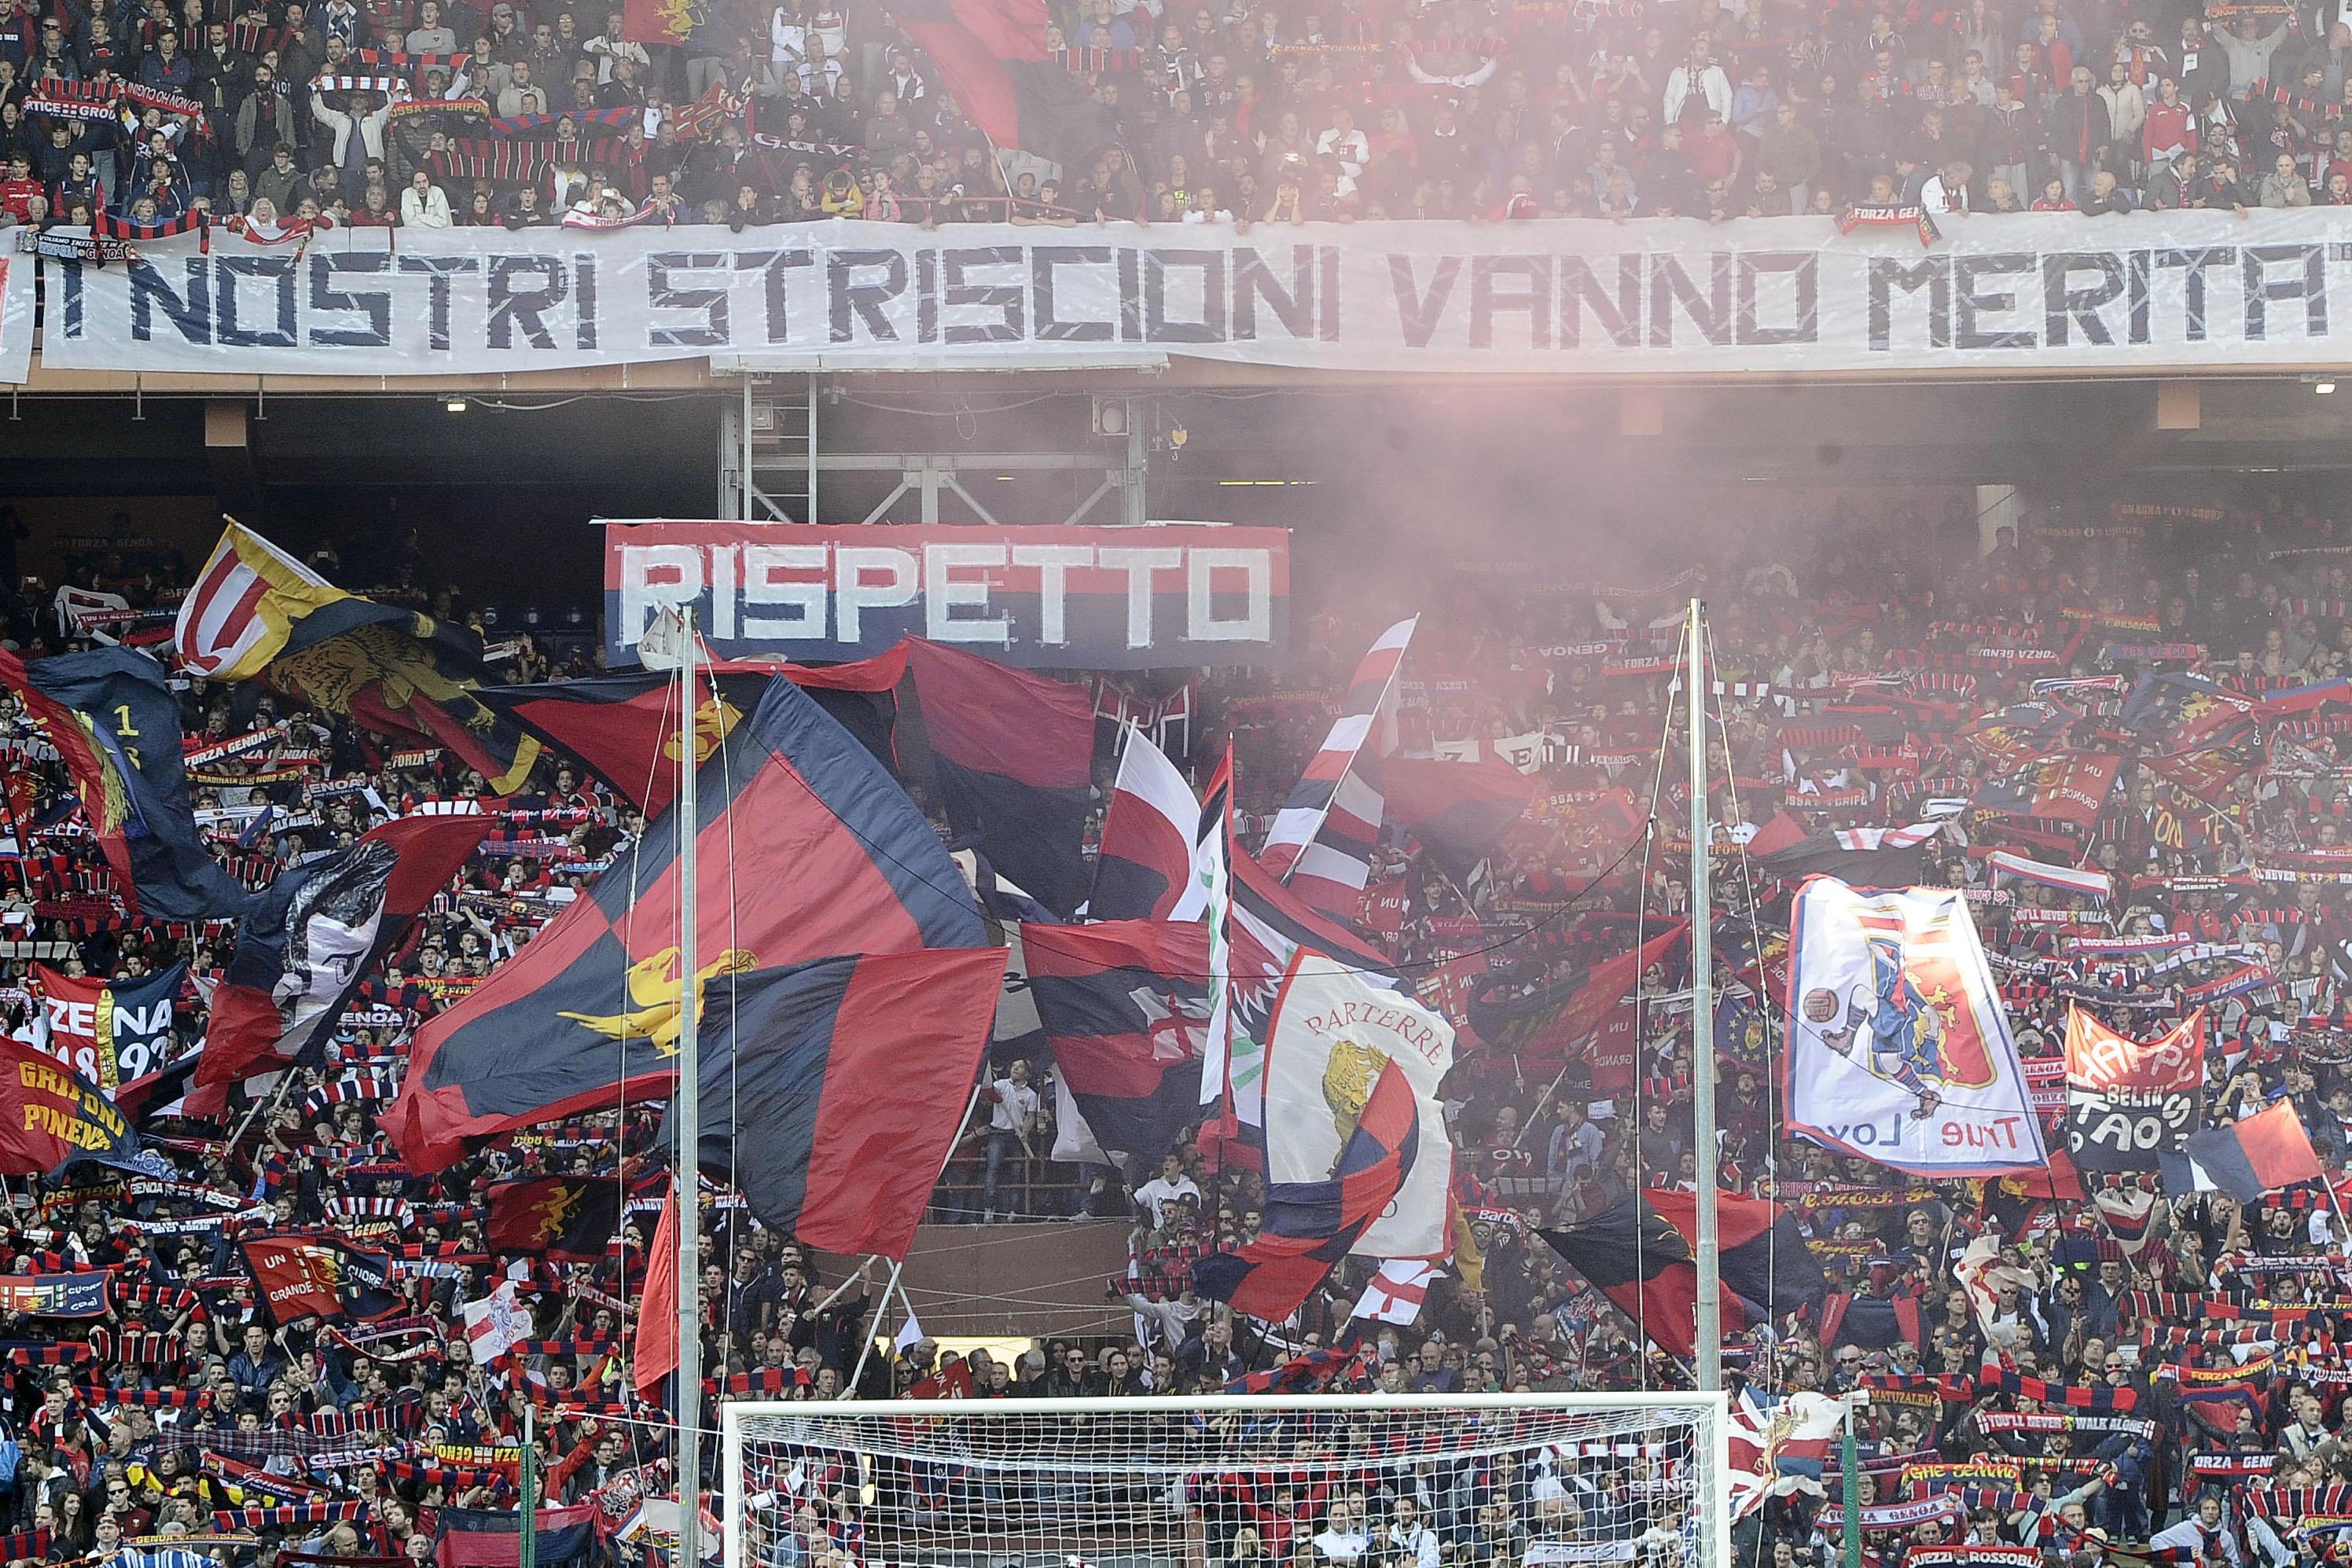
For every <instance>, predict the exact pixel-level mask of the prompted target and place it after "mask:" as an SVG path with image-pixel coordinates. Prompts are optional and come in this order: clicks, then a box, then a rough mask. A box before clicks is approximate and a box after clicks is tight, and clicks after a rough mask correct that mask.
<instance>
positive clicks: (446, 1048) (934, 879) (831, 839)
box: [385, 681, 986, 1171]
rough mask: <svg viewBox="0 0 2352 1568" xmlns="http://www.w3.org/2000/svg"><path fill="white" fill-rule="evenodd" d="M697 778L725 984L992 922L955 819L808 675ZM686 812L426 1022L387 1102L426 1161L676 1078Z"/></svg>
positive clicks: (440, 1163) (711, 949)
mask: <svg viewBox="0 0 2352 1568" xmlns="http://www.w3.org/2000/svg"><path fill="white" fill-rule="evenodd" d="M697 784H698V798H697V806H698V821H697V822H696V823H695V829H694V831H695V834H696V841H697V844H698V848H699V852H700V863H701V865H702V866H703V867H704V868H705V869H704V871H703V876H702V882H701V892H702V898H701V903H700V906H699V911H698V925H699V926H700V932H699V936H700V940H699V943H698V950H699V952H700V954H701V955H702V958H701V971H700V973H699V974H698V976H697V977H696V979H695V983H696V985H697V986H698V987H701V988H706V992H705V994H706V995H707V988H708V986H709V982H710V981H711V980H712V979H714V978H716V977H719V976H720V975H726V974H741V973H746V972H749V971H751V970H757V969H772V968H782V967H791V966H793V965H797V964H803V963H806V962H808V961H810V960H812V959H815V958H824V957H832V956H835V955H838V954H843V953H868V954H881V953H903V952H909V951H912V950H914V949H916V948H920V947H977V946H982V944H983V943H984V942H985V941H986V936H985V934H984V933H983V931H982V926H981V922H980V914H979V911H978V910H977V909H976V908H974V907H973V904H972V901H971V894H970V893H969V892H968V891H967V890H966V889H965V885H964V882H963V877H962V875H961V873H959V872H958V871H957V870H956V866H955V862H953V861H952V860H950V858H949V856H948V852H947V849H946V846H944V845H943V844H941V843H940V837H939V834H937V833H936V832H934V831H932V830H931V826H930V824H929V823H928V822H926V821H924V820H923V817H922V813H920V812H919V811H918V810H915V805H914V802H913V801H911V800H908V798H907V794H906V791H905V790H903V789H899V788H898V784H897V782H896V781H894V780H893V779H891V778H890V776H889V775H888V774H887V773H885V772H884V771H883V770H882V768H881V766H880V764H878V763H877V762H876V761H875V760H874V758H873V757H872V755H871V754H869V753H868V752H867V751H866V749H865V748H864V747H861V746H859V745H858V744H857V743H856V741H854V740H852V739H851V738H850V737H849V735H848V733H847V732H846V731H845V730H844V729H843V728H842V727H841V726H840V725H838V724H836V723H835V722H834V721H833V720H832V719H831V718H829V717H827V716H825V714H824V712H823V710H821V709H820V708H818V706H816V704H815V703H814V702H813V701H811V700H810V698H809V696H808V695H807V694H805V693H804V692H803V691H801V690H800V688H799V687H797V686H795V685H793V684H792V683H790V682H788V681H777V682H772V683H771V684H770V685H769V687H768V690H767V692H766V694H765V695H763V696H762V697H761V699H760V706H759V708H758V709H757V710H756V711H755V712H754V713H753V714H752V716H751V718H750V719H749V720H748V721H747V722H745V723H743V724H741V725H739V726H737V727H735V729H734V731H733V732H732V733H731V734H730V735H729V736H728V737H727V739H726V740H725V742H724V743H723V744H722V745H721V746H720V747H719V750H718V751H716V752H714V753H713V754H712V755H711V757H710V758H709V760H708V761H707V762H705V763H703V764H702V770H701V773H700V774H699V775H698V779H697ZM679 828H680V823H679V821H678V816H677V810H676V809H675V808H674V807H673V809H672V810H669V811H667V812H665V813H664V814H663V815H662V816H661V817H659V818H657V819H656V821H654V822H653V823H652V824H651V825H650V826H649V827H648V828H647V829H646V834H645V837H644V839H643V841H641V842H640V843H639V844H638V845H637V846H636V847H635V851H634V852H632V853H630V854H628V855H625V856H624V857H623V859H622V860H621V862H620V863H618V864H616V865H614V867H613V869H612V870H610V871H608V872H606V873H604V875H603V876H601V877H599V878H598V879H597V880H596V882H595V883H594V884H593V886H591V887H590V888H589V889H588V891H587V892H586V894H583V896H582V897H580V898H578V899H576V900H574V901H573V902H572V904H570V905H569V906H568V907H567V908H565V910H564V911H563V913H562V914H561V915H557V916H556V917H555V918H554V919H553V920H552V921H551V922H549V923H548V925H547V926H546V927H545V928H544V929H543V930H541V932H540V934H539V935H538V936H535V937H533V938H532V939H531V942H530V946H526V947H525V948H524V949H523V950H522V951H521V953H520V954H519V955H518V956H515V957H513V958H511V959H509V960H508V961H507V963H506V964H504V965H503V966H501V967H499V970H498V971H497V972H496V973H495V974H493V975H492V976H491V977H490V978H489V979H488V981H487V982H485V983H484V984H483V985H482V986H481V987H479V988H478V989H476V990H475V991H474V993H473V994H472V995H471V996H469V997H467V998H466V1000H465V1001H463V1002H461V1003H459V1004H458V1005H457V1007H455V1008H453V1009H450V1010H449V1011H447V1012H446V1013H443V1014H442V1015H440V1016H439V1017H438V1018H436V1019H432V1020H431V1021H430V1022H429V1023H427V1024H426V1025H425V1027H424V1028H423V1029H422V1030H419V1031H418V1033H417V1037H416V1043H415V1048H414V1051H413V1053H412V1055H411V1059H410V1065H409V1071H408V1076H407V1078H406V1080H405V1081H404V1082H403V1084H402V1086H401V1092H400V1097H399V1098H398V1099H396V1100H394V1102H393V1103H392V1105H391V1106H390V1108H389V1109H388V1110H387V1112H386V1113H385V1123H386V1124H387V1126H388V1127H389V1129H390V1131H391V1134H392V1137H393V1141H394V1144H395V1145H397V1146H398V1148H399V1149H400V1151H401V1153H402V1155H404V1157H405V1158H406V1159H407V1160H408V1162H409V1164H410V1166H411V1167H412V1168H413V1169H417V1170H428V1171H429V1170H439V1169H441V1168H442V1167H444V1166H447V1165H448V1164H450V1163H451V1162H452V1161H454V1160H456V1159H457V1157H458V1156H459V1155H461V1154H463V1153H464V1141H465V1140H466V1139H467V1138H469V1137H487V1136H489V1135H491V1134H496V1133H500V1132H505V1131H508V1130H510V1129H512V1128H515V1127H520V1126H523V1125H525V1124H528V1123H530V1122H533V1121H536V1120H540V1119H542V1118H545V1117H550V1116H561V1115H565V1114H568V1113H571V1112H573V1111H579V1110H585V1109H588V1108H590V1107H593V1106H597V1105H604V1104H610V1103H613V1102H614V1101H615V1100H617V1099H619V1098H620V1097H621V1096H622V1094H623V1093H624V1092H626V1093H627V1094H628V1095H629V1096H631V1097H632V1098H634V1097H636V1096H639V1095H644V1096H648V1097H650V1096H653V1095H656V1094H658V1093H660V1092H665V1091H667V1089H668V1087H669V1086H670V1083H671V1082H672V1079H673V1078H674V1076H675V1073H676V1066H675V1058H676V1055H677V1029H678V1021H677V1019H678V1001H679V995H680V989H681V988H680V982H679V977H678V973H677V958H678V943H677V916H678V899H677V844H678V831H679ZM706 1006H707V1003H706ZM706 1016H708V1015H707V1014H706Z"/></svg>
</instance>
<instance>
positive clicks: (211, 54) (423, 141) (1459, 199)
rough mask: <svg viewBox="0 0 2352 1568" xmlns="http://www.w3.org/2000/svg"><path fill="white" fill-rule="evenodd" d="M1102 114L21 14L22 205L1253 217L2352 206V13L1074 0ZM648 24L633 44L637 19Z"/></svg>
mask: <svg viewBox="0 0 2352 1568" xmlns="http://www.w3.org/2000/svg"><path fill="white" fill-rule="evenodd" d="M1050 9H1051V13H1052V21H1051V23H1050V25H1049V26H1048V27H1047V29H1046V42H1047V45H1048V47H1049V48H1050V50H1051V51H1052V57H1053V58H1054V59H1055V61H1057V62H1059V63H1060V64H1061V65H1064V66H1066V68H1068V70H1069V71H1070V72H1071V73H1072V74H1073V77H1074V78H1075V80H1076V84H1077V85H1078V86H1079V87H1080V88H1082V89H1084V90H1086V91H1087V92H1090V93H1091V94H1092V95H1093V97H1094V99H1096V100H1097V102H1098V103H1099V105H1100V106H1101V108H1102V109H1103V110H1106V111H1107V112H1106V113H1105V114H1103V115H1102V116H1101V117H1100V119H1099V124H1100V125H1101V127H1103V129H1101V130H1100V131H1097V132H1096V133H1095V134H1094V135H1092V136H1091V137H1089V139H1088V140H1089V141H1099V142H1100V145H1098V146H1092V147H1090V148H1089V149H1088V150H1087V151H1085V152H1068V151H1066V150H1062V155H1063V156H1065V157H1066V158H1067V160H1068V161H1067V162H1066V163H1059V164H1057V163H1052V162H1045V160H1044V159H1042V158H1040V157H1038V156H1035V155H1034V154H1031V153H1023V152H1018V151H1016V150H1013V149H1004V148H998V147H994V146H992V145H991V144H990V142H989V141H988V140H987V138H986V137H984V136H983V135H982V133H981V132H980V131H978V130H976V129H975V128H974V126H973V125H972V123H971V120H969V119H968V118H967V116H966V114H965V112H964V111H963V110H962V109H961V108H960V107H959V106H958V105H957V104H956V103H955V101H954V100H953V98H952V96H951V94H950V92H949V90H948V89H946V88H945V87H944V86H943V85H942V83H941V81H940V77H939V75H938V72H937V70H936V68H935V66H934V63H933V62H931V61H929V59H927V58H926V57H924V55H923V54H922V53H921V51H919V49H917V48H915V47H912V45H911V44H910V43H909V42H908V39H907V37H905V36H904V35H903V34H901V33H900V32H899V31H898V28H897V26H895V24H894V23H893V22H892V20H891V18H890V14H889V12H888V11H887V8H886V7H885V6H883V5H880V4H877V0H856V3H854V4H847V5H836V4H834V3H832V0H782V3H781V4H777V5H773V6H772V7H771V6H769V5H764V4H747V3H745V0H710V3H709V4H707V5H698V6H696V7H694V8H693V16H694V22H693V26H691V29H690V31H688V33H687V34H686V38H685V42H684V43H682V44H668V43H655V44H651V45H648V44H647V43H646V42H643V41H641V38H640V37H633V36H632V28H631V26H630V25H629V24H628V22H627V20H626V17H627V16H628V13H627V12H625V10H623V9H620V8H617V7H610V6H608V5H606V4H605V3H604V0H595V3H594V4H580V3H565V0H494V3H491V4H488V5H485V4H483V3H481V0H368V3H367V4H365V5H361V4H356V3H355V0H326V3H325V4H323V5H314V4H310V0H236V3H231V0H183V3H181V4H179V5H176V6H175V5H173V3H172V0H143V3H142V0H10V4H9V6H8V8H7V10H6V13H5V16H0V212H5V214H6V216H7V218H8V219H9V220H10V221H12V222H14V223H16V224H20V225H35V226H46V225H82V224H88V223H91V222H93V221H96V222H98V223H100V225H104V224H106V223H108V222H112V223H114V224H117V225H128V226H131V227H133V228H146V229H152V228H154V227H157V226H163V227H167V228H168V227H169V226H170V225H173V223H175V222H176V221H179V220H181V219H182V218H184V216H185V214H188V213H189V212H191V211H194V210H197V209H201V210H203V211H205V213H208V214H210V215H211V216H212V217H214V218H215V219H219V220H223V221H226V220H228V219H231V218H235V219H239V220H246V221H254V222H257V223H258V224H259V225H260V226H261V229H262V232H265V233H274V232H276V228H277V226H278V225H284V224H288V223H291V222H296V221H299V220H304V219H309V220H313V221H316V220H321V219H323V220H328V221H331V222H335V223H343V224H357V225H381V226H400V227H410V228H447V227H451V226H469V225H509V226H513V227H530V226H533V225H542V224H551V223H558V222H561V221H562V220H563V219H564V218H565V217H566V216H567V215H570V214H582V215H583V216H585V217H588V218H593V219H596V220H598V221H612V220H615V219H621V218H627V219H630V220H635V221H659V222H671V223H728V224H731V225H735V226H737V227H739V228H740V227H743V226H747V225H765V224H772V223H793V222H801V221H808V220H814V219H819V218H827V217H852V218H856V217H863V218H869V219H882V220H891V221H905V222H912V223H923V224H945V223H957V222H976V221H990V220H1003V219H1006V218H1013V219H1018V220H1021V221H1034V222H1050V223H1075V222H1096V221H1108V220H1123V221H1126V220H1131V221H1138V222H1145V223H1180V222H1181V223H1193V224H1218V225H1225V224H1231V225H1235V226H1236V227H1246V226H1248V225H1253V224H1262V223H1283V224H1287V223H1300V222H1308V221H1316V220H1337V221H1349V220H1356V219H1375V218H1455V219H1480V218H1526V217H1607V218H1628V217H1652V216H1684V217H1702V218H1706V219H1710V220H1714V221H1725V220H1729V219H1735V218H1741V217H1770V216H1783V215H1789V214H1829V215H1837V214H1843V213H1844V212H1845V211H1846V210H1847V209H1849V208H1851V207H1853V206H1857V205H1859V206H1865V207H1869V206H1877V207H1899V206H1917V207H1921V208H1924V209H1926V210H1927V212H1928V213H1929V214H1950V213H1960V212H1987V213H2010V212H2026V211H2034V212H2048V211H2080V212H2082V213H2084V214H2114V213H2126V212H2130V211H2134V210H2138V209H2143V208H2147V209H2177V208H2224V209H2231V210H2232V211H2235V212H2236V213H2238V214H2246V213H2248V212H2249V211H2251V210H2252V209H2254V208H2257V207H2296V206H2308V205H2331V204H2332V205H2340V204H2345V203H2346V202H2347V201H2352V125H2347V122H2346V115H2345V109H2346V104H2347V94H2346V77H2347V70H2346V65H2347V60H2352V20H2347V19H2344V18H2342V17H2339V16H2337V15H2336V13H2335V12H2334V11H2333V10H2331V9H2330V8H2328V7H2326V6H2324V5H2322V6H2316V7H2314V6H2309V5H2305V6H2303V7H2302V8H2300V9H2298V8H2297V7H2296V6H2294V5H2289V4H2284V3H2283V0H2281V3H2266V4H2244V3H2236V0H2232V3H2231V4H2227V5H2221V4H2216V5H2214V6H2213V7H2212V8H2211V10H2212V14H2211V15H2210V16H2208V15H2207V14H2206V13H2205V10H2204V8H2203V7H2202V6H2201V5H2200V4H2198V3H2191V4H2188V5H2182V4H2179V3H2178V0H2163V3H2160V4H2156V5H2116V4H2108V3H2106V0H2032V3H2031V4H2026V3H2023V0H2011V4H2007V5H1994V4H1990V0H1967V3H1966V4H1964V5H1950V6H1940V5H1939V6H1936V7H1929V6H1927V5H1923V4H1921V3H1919V0H1908V3H1906V4H1903V5H1877V4H1854V3H1847V4H1831V5H1817V4H1814V3H1812V0H1750V3H1749V4H1747V5H1728V6H1715V5H1650V6H1644V5H1638V4H1618V3H1613V0H1520V3H1517V4H1506V3H1504V0H1486V3H1485V4H1479V3H1477V0H1434V3H1432V4H1426V5H1406V4H1402V3H1399V0H1328V3H1317V0H1288V3H1286V4H1279V5H1253V4H1249V3H1248V0H1217V3H1214V4H1210V5H1167V4H1165V3H1164V0H1162V3H1161V4H1159V5H1154V4H1152V3H1150V0H1126V3H1124V4H1122V3H1121V0H1051V7H1050ZM637 31H638V32H639V33H640V34H642V33H643V31H644V30H643V29H637Z"/></svg>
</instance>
